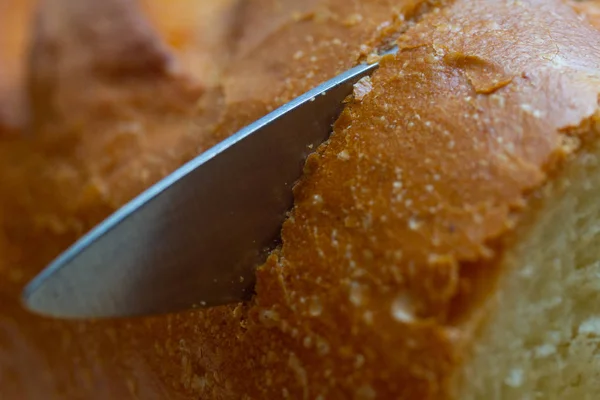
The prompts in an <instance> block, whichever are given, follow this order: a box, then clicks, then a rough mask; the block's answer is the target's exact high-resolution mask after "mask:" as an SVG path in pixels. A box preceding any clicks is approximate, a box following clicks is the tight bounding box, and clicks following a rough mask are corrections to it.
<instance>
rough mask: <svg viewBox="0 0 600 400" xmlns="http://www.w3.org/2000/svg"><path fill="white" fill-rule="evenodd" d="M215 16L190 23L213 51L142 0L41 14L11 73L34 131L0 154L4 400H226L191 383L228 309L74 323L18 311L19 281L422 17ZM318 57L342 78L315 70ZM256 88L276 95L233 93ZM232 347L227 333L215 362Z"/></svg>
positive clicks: (331, 10)
mask: <svg viewBox="0 0 600 400" xmlns="http://www.w3.org/2000/svg"><path fill="white" fill-rule="evenodd" d="M214 3H216V2H213V4H211V5H210V6H207V8H204V9H202V6H201V5H200V4H198V3H195V4H194V8H193V9H192V8H190V9H188V11H189V14H190V15H192V14H193V15H196V16H198V18H199V16H201V15H202V16H206V15H207V14H208V15H210V17H206V18H210V19H211V20H213V21H223V22H222V23H223V24H224V25H225V26H223V27H222V29H218V27H217V26H215V25H211V26H210V27H209V28H210V30H211V32H210V35H215V32H219V34H218V35H217V37H211V38H208V37H207V36H209V34H208V33H207V32H203V31H202V29H200V28H201V27H202V26H204V27H205V29H207V27H208V26H207V25H203V24H198V25H197V26H194V27H192V26H191V25H190V23H189V20H187V19H186V21H184V22H183V23H178V22H177V21H172V20H169V19H170V18H173V19H178V18H181V15H182V14H183V11H182V10H181V9H179V10H177V9H170V12H163V11H162V10H163V9H164V7H166V6H165V4H164V3H159V2H154V1H150V0H148V1H143V2H141V3H140V5H141V6H142V8H140V7H138V6H137V5H136V3H134V2H131V1H126V0H107V1H103V2H96V1H92V0H90V1H87V0H86V1H78V2H70V1H66V0H45V1H43V2H41V3H40V8H39V11H38V12H37V18H36V21H35V24H34V27H33V28H34V29H32V34H31V35H32V39H33V43H32V47H31V49H30V53H31V56H30V64H29V66H28V67H27V68H25V70H24V71H22V72H23V75H24V76H26V77H27V78H28V83H27V87H28V91H29V95H30V98H31V100H32V101H31V106H32V107H31V110H30V111H31V114H32V115H33V119H32V124H31V130H30V131H29V132H28V133H27V135H26V134H25V132H24V131H21V132H20V133H21V135H16V136H14V137H13V138H12V139H10V140H9V139H3V140H2V141H0V193H1V194H2V196H0V224H1V229H0V253H1V257H0V276H1V277H2V280H1V282H2V284H0V299H1V300H2V301H0V313H1V314H2V318H1V319H0V349H1V351H2V354H3V357H1V358H0V372H1V376H2V377H3V382H2V383H3V384H2V385H0V394H1V396H0V397H3V398H7V399H13V398H14V399H17V398H18V399H23V398H31V399H38V398H40V397H43V398H45V399H52V398H61V399H62V398H93V397H97V398H107V397H116V398H129V397H131V398H143V399H153V398H173V399H176V398H190V397H191V398H194V397H198V396H199V395H201V394H203V396H204V397H207V396H209V397H214V398H228V397H231V396H233V397H234V398H235V397H237V395H232V394H231V392H230V389H228V388H229V387H230V384H227V385H225V383H224V382H223V384H222V385H220V384H214V381H215V380H218V381H220V380H221V379H222V378H221V375H215V376H214V377H211V376H205V374H204V372H202V371H213V370H215V371H217V369H218V368H217V367H218V366H219V365H220V364H221V362H222V361H221V356H220V351H221V350H220V349H217V348H208V347H207V348H203V347H202V345H201V343H203V342H204V341H205V340H206V337H205V335H206V334H210V335H212V333H211V330H210V329H207V328H204V327H203V326H204V324H205V323H206V324H207V326H212V324H214V323H216V324H217V325H215V326H218V325H219V324H222V325H223V331H224V332H227V331H228V330H229V331H232V330H233V329H234V328H235V329H239V320H237V319H231V318H230V316H229V315H230V312H231V310H232V309H229V308H224V309H220V310H215V311H213V312H212V317H210V318H206V319H205V318H204V317H202V316H198V315H197V314H195V313H191V314H184V315H182V316H170V317H161V318H154V319H148V320H141V321H140V320H135V321H117V322H110V321H105V322H98V323H69V322H61V321H50V320H45V319H42V318H38V317H34V316H31V315H29V314H27V313H25V312H24V311H23V310H22V309H21V308H20V306H19V304H18V296H19V292H20V290H21V288H22V285H23V284H24V283H25V282H26V281H27V279H29V278H31V277H32V276H33V274H35V273H36V272H37V271H39V270H40V269H41V268H42V267H43V266H44V264H46V263H47V262H48V261H50V260H51V259H52V258H53V257H54V256H56V255H57V254H58V253H59V252H60V251H61V250H63V249H64V248H66V247H67V246H68V245H69V244H70V243H71V242H72V241H74V240H75V239H76V238H77V237H78V236H80V235H81V234H82V233H84V232H85V231H86V230H88V229H90V228H91V227H92V226H93V224H95V223H97V222H99V221H100V220H101V219H102V218H103V217H105V216H107V215H108V214H109V213H110V212H112V211H114V210H115V209H116V208H117V207H118V206H120V205H121V204H123V202H125V201H127V200H128V199H130V198H131V197H132V196H134V195H136V194H137V193H139V192H140V191H141V190H142V189H143V188H145V187H147V186H148V185H149V184H151V183H152V182H154V181H156V180H157V179H159V178H160V177H162V176H164V175H165V174H167V173H168V172H169V171H171V170H173V169H174V168H176V167H177V166H178V165H180V164H181V163H182V162H184V161H186V160H187V159H189V158H190V157H192V156H194V155H196V154H198V153H199V152H201V151H203V150H204V149H206V148H207V147H208V146H210V145H211V144H212V143H214V142H215V141H217V140H219V139H220V138H222V137H224V136H227V135H229V134H231V133H233V132H234V131H235V129H237V128H238V127H240V126H243V125H244V124H247V123H249V122H251V121H252V120H254V119H255V118H257V117H259V116H261V115H262V114H264V112H265V111H266V110H268V109H270V108H273V107H275V106H277V105H279V104H281V103H282V102H284V101H286V99H287V98H291V97H293V96H295V95H298V94H300V93H302V92H303V91H305V90H307V89H308V88H310V87H312V86H314V85H316V84H317V83H318V82H319V81H321V80H323V79H326V78H330V77H332V76H334V75H335V74H336V73H338V72H340V71H342V70H343V69H345V68H347V67H349V66H351V65H353V64H355V63H356V60H357V58H358V57H359V55H360V54H361V52H363V51H369V49H370V48H371V46H372V43H376V42H377V40H376V38H378V37H380V36H381V35H383V34H385V33H386V32H387V30H392V29H394V28H397V27H398V26H399V25H402V24H403V22H402V20H403V18H407V19H410V18H411V16H412V15H414V14H415V13H419V12H420V8H419V7H418V6H419V5H420V4H421V3H422V2H421V1H416V0H415V1H384V0H380V1H371V2H366V3H364V4H362V3H358V2H357V3H353V4H350V5H347V4H346V2H345V1H341V0H338V1H314V2H305V3H306V4H303V5H302V7H300V6H298V5H297V2H292V1H254V2H252V4H251V5H248V6H247V7H241V6H240V5H239V4H237V3H236V2H230V1H228V0H223V2H222V3H223V5H222V7H221V6H218V5H216V4H214ZM182 7H183V6H182ZM228 21H229V22H228ZM231 21H235V22H231ZM215 24H216V22H215ZM227 24H231V26H230V27H227ZM263 26H268V29H265V30H261V29H259V27H263ZM196 29H197V30H196ZM257 32H262V33H261V34H258V35H257ZM309 36H310V37H311V38H312V39H309ZM298 38H299V39H298ZM294 40H296V42H294V45H295V46H296V48H295V49H294V51H292V49H291V48H290V46H289V44H290V43H291V42H292V41H294ZM361 45H364V46H362V47H361ZM335 48H337V49H339V50H334V49H335ZM21 51H24V50H23V49H21ZM215 51H218V54H214V52H215ZM299 51H300V52H303V53H304V54H306V57H301V56H300V55H299V54H300V53H298V52H299ZM211 52H213V53H212V54H213V55H214V56H206V54H211ZM195 54H205V56H202V57H199V58H198V57H197V56H196V55H195ZM326 54H332V58H333V55H334V54H335V55H336V56H337V57H338V63H329V62H316V61H315V60H316V59H313V58H312V56H313V55H315V56H316V55H320V56H319V57H320V59H323V60H325V59H326ZM211 60H213V61H214V63H210V62H209V61H211ZM225 61H227V62H225ZM226 64H227V65H230V67H228V68H225V65H226ZM243 65H246V66H247V68H242V66H243ZM291 65H293V68H292V67H290V66H291ZM247 71H252V74H251V75H248V76H247V78H244V79H242V78H241V77H238V78H236V76H243V74H245V73H246V72H247ZM274 74H275V75H276V76H285V77H289V80H286V79H274V78H273V76H274ZM223 76H226V79H225V78H223ZM308 76H310V78H308ZM228 82H229V83H228ZM235 82H237V83H235ZM234 83H235V84H234ZM253 85H258V87H262V88H268V89H269V90H270V91H271V94H270V95H268V96H264V93H263V91H262V90H261V91H253V90H245V89H244V87H251V86H253ZM17 133H18V132H17ZM8 194H10V195H8ZM236 312H239V311H236ZM205 321H206V322H205ZM217 321H219V322H217ZM227 325H231V327H230V328H227ZM200 332H203V333H202V334H200ZM211 340H212V339H211ZM227 341H235V334H233V336H231V335H230V336H228V339H225V340H224V343H223V346H222V347H221V349H223V348H227V347H228V345H227ZM236 346H239V343H238V344H236ZM209 354H211V355H210V356H208V358H207V357H206V356H207V355H209ZM4 355H6V356H4ZM173 360H175V362H173ZM223 360H224V361H226V362H228V363H231V362H233V361H232V360H231V359H230V358H229V357H227V358H226V359H223ZM5 377H6V378H5ZM208 381H210V382H213V383H211V385H210V386H209V387H205V385H204V382H208ZM31 382H34V383H35V384H32V383H31ZM252 386H254V384H252ZM236 390H238V391H242V390H244V387H243V385H238V387H237V388H236ZM228 393H229V395H228Z"/></svg>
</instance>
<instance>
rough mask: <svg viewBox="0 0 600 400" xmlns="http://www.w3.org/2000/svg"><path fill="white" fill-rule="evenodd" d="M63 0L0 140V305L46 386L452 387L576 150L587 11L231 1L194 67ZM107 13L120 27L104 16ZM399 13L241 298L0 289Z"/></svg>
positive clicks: (105, 392) (592, 104) (148, 32)
mask: <svg viewBox="0 0 600 400" xmlns="http://www.w3.org/2000/svg"><path fill="white" fill-rule="evenodd" d="M59 3H60V4H59ZM78 3H81V5H80V6H71V5H72V4H73V3H72V2H67V1H66V0H47V1H46V5H45V7H44V8H43V9H42V12H41V13H40V21H39V24H40V25H39V26H38V31H37V36H36V39H37V40H36V47H35V48H34V57H33V60H34V64H33V65H32V68H33V70H32V76H33V80H32V83H31V86H32V90H33V100H34V107H35V108H34V111H35V113H34V116H35V121H34V122H35V124H34V125H35V127H36V129H37V131H36V134H37V135H38V136H37V137H38V138H39V139H38V140H36V141H34V142H35V144H34V145H30V144H25V143H19V144H11V145H10V146H8V145H3V146H1V147H0V155H1V156H3V157H0V159H1V160H5V161H3V163H4V164H3V167H2V169H1V171H0V173H1V174H2V178H3V179H1V180H0V185H2V186H1V187H0V190H3V191H4V190H10V192H11V193H14V196H13V197H12V198H10V199H1V201H2V210H3V215H0V219H3V228H4V232H10V238H9V237H8V235H6V234H5V235H6V237H4V238H3V237H0V249H5V250H6V254H9V256H8V257H6V258H4V259H2V260H0V271H2V273H3V274H7V275H8V274H12V275H11V276H12V280H11V282H12V283H10V284H7V287H0V295H2V296H3V297H4V298H6V299H7V301H6V302H2V303H1V305H0V307H2V311H3V313H4V314H6V315H7V316H8V317H7V318H5V319H4V320H0V324H1V325H0V326H2V327H6V326H9V322H7V321H10V326H11V327H12V328H11V329H13V330H16V332H17V334H11V335H10V337H9V338H10V340H12V342H11V344H9V345H8V347H9V348H11V349H18V348H20V347H23V346H25V347H26V346H29V345H31V343H32V342H35V343H36V345H37V349H39V354H42V355H43V356H38V355H37V354H36V355H33V356H28V358H27V357H26V358H27V359H28V360H29V364H30V365H34V366H35V365H40V367H39V370H38V371H42V370H48V371H49V370H53V373H54V376H52V377H50V378H39V380H40V382H41V383H40V385H39V388H40V390H44V391H45V393H46V394H47V393H56V397H59V396H60V394H65V393H66V394H67V395H71V396H80V395H82V393H86V394H89V393H95V394H96V395H97V396H98V397H101V396H104V397H107V396H119V395H122V396H124V395H125V393H128V392H131V393H132V394H136V395H138V396H139V397H140V398H144V399H151V398H161V397H169V398H178V397H181V398H184V397H186V396H196V397H201V398H244V397H246V398H280V397H286V396H289V397H290V398H300V399H302V398H307V399H314V398H319V396H321V397H320V398H344V397H351V396H355V398H358V399H371V398H374V397H375V396H377V398H390V397H395V398H407V399H414V398H436V399H441V398H445V397H447V396H450V394H451V393H452V391H453V389H454V384H455V381H454V379H455V377H456V375H457V371H458V369H459V367H460V363H461V359H462V357H463V355H464V353H463V352H464V351H466V349H468V342H469V338H470V334H471V331H472V330H471V328H472V327H473V326H476V325H477V322H478V321H479V319H478V314H479V313H478V311H482V310H485V307H484V306H483V304H484V300H485V296H486V295H488V294H489V293H490V289H491V288H492V287H493V284H494V277H495V275H496V274H497V273H498V272H499V271H497V270H496V269H495V265H496V260H497V259H498V256H499V251H498V250H499V249H500V246H501V245H502V243H503V240H504V238H505V237H508V236H510V235H509V234H510V232H511V230H512V229H513V228H514V226H515V224H517V223H518V219H519V218H518V217H519V215H520V213H522V212H523V210H526V209H527V206H528V196H529V193H535V189H536V188H539V187H540V186H541V185H543V183H544V181H545V180H546V179H547V177H548V176H549V174H551V172H552V169H553V168H558V166H559V165H560V162H561V161H562V160H564V159H565V157H567V156H568V154H569V153H571V152H573V151H575V150H576V149H577V146H578V140H577V137H576V135H575V133H576V132H575V131H573V132H575V133H571V132H570V131H569V129H568V128H569V127H576V126H579V125H580V124H582V122H583V121H585V120H586V119H590V118H592V116H593V115H594V114H595V112H596V110H597V107H598V92H599V91H600V89H599V88H600V85H599V83H600V81H599V76H600V71H599V70H598V65H599V63H600V49H599V48H598V47H597V46H598V45H597V44H598V42H599V39H598V38H599V34H598V32H596V31H594V30H592V29H591V28H590V27H589V26H588V25H587V24H586V23H584V22H583V21H582V20H581V19H579V18H578V17H577V16H576V15H575V13H574V12H573V11H572V10H571V9H570V8H569V7H567V6H565V5H563V4H562V3H561V2H559V1H556V0H537V1H536V0H521V1H511V0H498V1H482V0H459V1H456V2H454V3H453V2H440V3H443V4H442V6H443V7H441V8H439V9H437V8H435V7H433V6H431V7H419V5H422V4H426V3H425V2H419V1H404V2H397V1H396V2H393V1H384V0H381V1H372V2H365V3H364V4H356V3H353V2H350V3H351V4H349V2H347V1H341V0H331V1H316V0H314V1H312V2H311V1H309V2H306V4H304V3H303V4H302V5H301V6H296V5H295V4H296V2H291V1H289V2H286V1H284V2H276V1H268V0H260V1H256V3H255V7H249V8H245V9H241V11H239V12H240V14H238V15H237V16H236V18H238V21H240V22H239V24H240V26H241V27H242V28H240V30H239V31H238V32H233V33H232V34H233V35H234V36H233V37H236V35H237V39H235V40H234V42H235V43H238V45H235V44H234V45H232V47H231V48H230V49H231V50H230V51H231V54H228V55H227V57H228V59H229V60H231V66H230V67H228V68H225V69H224V70H223V71H220V72H219V74H222V75H223V80H222V84H221V85H220V87H217V88H213V87H210V88H209V86H213V84H212V83H211V84H210V85H206V84H205V83H203V82H200V81H198V80H197V79H196V77H197V76H199V75H198V74H196V73H193V72H190V71H191V69H193V67H189V68H187V69H186V68H177V63H178V58H177V57H176V56H175V54H176V52H174V51H173V50H172V49H170V48H169V41H168V40H164V38H161V37H160V36H159V35H158V34H157V33H156V32H155V31H153V30H152V29H151V24H150V23H149V22H147V21H145V20H144V19H143V18H141V17H140V15H139V13H138V11H137V10H136V9H135V8H133V6H131V5H128V4H126V2H123V1H118V0H111V1H107V2H103V3H102V4H106V5H102V6H100V5H98V4H100V3H98V4H97V5H95V6H93V5H92V3H94V2H93V1H92V0H90V1H82V2H78ZM83 3H86V4H83ZM51 5H54V7H51ZM58 5H60V7H59V6H58ZM259 6H260V7H259ZM90 7H93V8H90ZM297 8H299V10H297ZM89 10H94V11H93V12H91V11H89ZM390 10H395V11H393V12H390ZM91 15H94V17H96V18H93V17H91ZM107 15H108V16H113V17H114V18H112V19H111V21H112V23H113V24H115V25H116V26H113V27H112V28H110V29H104V30H103V26H102V24H99V23H98V22H97V21H102V18H97V17H98V16H104V18H108V17H107ZM394 15H396V17H394ZM421 15H423V17H422V20H420V21H418V20H419V19H420V18H421ZM398 16H401V17H402V18H399V17H398ZM265 20H266V21H271V24H272V25H269V24H267V26H268V29H265V31H264V32H262V33H261V32H259V30H258V29H257V27H259V26H262V25H264V24H265ZM53 21H54V22H53ZM273 21H275V22H273ZM417 21H418V22H417ZM92 22H95V23H98V24H99V25H100V26H99V27H96V28H94V26H95V25H94V23H92ZM165 29H166V28H165ZM405 30H406V32H404V31H405ZM117 32H118V34H116V33H117ZM401 32H404V33H402V34H401V35H400V38H399V41H398V43H399V45H400V48H401V50H400V53H399V54H398V55H397V56H392V57H386V58H385V59H383V60H382V64H381V67H380V69H379V70H378V71H377V72H376V73H375V74H374V76H373V77H372V78H371V79H370V80H365V81H363V82H362V83H361V84H360V86H359V87H360V93H358V92H357V96H356V97H355V99H354V100H353V101H351V103H350V104H349V105H348V107H347V109H346V111H345V112H344V114H343V115H342V117H341V118H340V120H339V121H338V122H337V124H336V127H335V132H334V134H333V136H332V138H331V140H330V141H329V142H328V143H327V144H326V145H324V146H322V147H321V148H320V149H319V150H318V152H317V154H315V155H313V156H312V157H311V158H310V160H309V162H308V163H307V168H306V174H305V177H304V178H303V179H302V181H301V182H300V184H299V185H298V186H297V188H296V189H295V195H296V206H295V209H294V211H293V212H292V214H291V217H290V219H289V220H288V222H286V224H285V226H284V229H283V240H284V244H283V247H282V249H281V250H280V251H279V252H277V253H276V254H274V255H273V256H272V257H271V258H270V259H269V261H268V262H267V263H266V265H264V266H263V267H261V268H260V270H259V272H258V278H259V281H258V286H257V296H256V298H255V299H254V301H253V302H252V303H251V304H246V305H238V306H230V307H221V308H218V309H212V310H206V311H196V312H191V313H184V314H181V315H173V316H165V317H159V318H151V319H145V320H141V321H137V320H135V321H116V322H108V321H103V322H96V323H66V322H58V321H46V320H42V319H39V318H35V317H32V316H29V315H27V314H25V313H23V312H22V311H20V310H18V309H17V306H16V302H15V300H14V297H15V295H16V294H17V293H18V290H19V288H20V284H21V283H22V282H24V281H25V279H27V278H28V277H30V276H31V275H32V274H33V273H34V272H35V271H36V270H37V269H39V268H40V267H42V266H43V264H44V263H45V262H46V261H48V260H49V258H50V257H52V256H54V255H55V254H56V253H57V252H58V251H60V250H61V249H62V248H63V247H64V246H66V245H68V244H69V242H70V241H71V240H73V239H74V238H75V237H76V236H77V235H79V234H81V233H82V232H83V231H85V230H86V229H88V228H89V227H90V226H91V225H92V224H93V223H95V222H97V221H98V220H99V219H100V218H101V217H103V216H105V215H106V214H107V213H108V212H109V211H111V210H113V209H114V208H115V207H117V206H118V205H120V204H122V202H123V201H125V200H126V199H127V198H129V197H131V196H133V195H134V194H136V193H137V192H138V191H139V190H140V189H141V188H142V187H144V186H145V185H147V184H149V183H150V182H152V181H153V180H156V179H157V178H159V177H160V176H161V175H164V174H165V173H167V172H168V171H169V170H170V169H172V168H174V167H175V166H176V165H177V164H178V163H180V162H181V161H183V160H185V159H186V158H189V157H190V156H192V155H193V154H195V153H197V152H199V151H201V150H202V149H204V148H206V146H208V145H210V144H211V143H213V142H214V141H216V140H218V139H220V138H222V137H224V136H227V135H229V134H231V133H232V132H233V131H234V130H235V129H237V128H239V127H240V126H242V125H244V124H246V123H248V122H250V121H251V120H252V119H254V118H256V117H258V116H260V115H261V114H263V113H264V112H265V111H268V110H269V109H272V108H273V107H276V106H277V105H279V104H282V103H283V102H285V101H286V100H288V99H290V98H291V97H293V96H295V95H297V94H300V93H301V92H302V91H304V90H306V89H308V88H309V87H311V86H314V85H315V84H316V83H318V82H319V81H322V80H323V79H326V78H328V77H331V76H333V75H334V74H335V73H337V72H340V71H342V70H343V69H345V68H347V67H349V66H351V65H352V64H354V63H356V62H357V60H358V59H360V58H361V57H363V56H365V55H366V54H368V53H369V52H370V51H371V50H372V49H373V48H375V47H377V46H378V45H380V44H382V43H383V42H385V38H386V37H394V36H398V34H400V33H401ZM103 35H106V36H103ZM121 37H125V38H127V39H128V40H123V41H120V40H119V39H120V38H121ZM594 39H595V40H594ZM138 40H139V41H138ZM224 40H229V39H224ZM171 45H172V44H171ZM361 45H364V46H362V47H361ZM56 46H58V47H59V48H60V49H61V51H60V52H56V51H53V50H55V49H56ZM128 46H133V47H128ZM134 49H136V50H139V49H142V50H143V51H133V50H134ZM106 52H108V53H106ZM123 54H125V55H126V56H127V57H125V60H129V61H128V62H127V63H122V61H121V56H116V55H123ZM47 57H51V58H47ZM181 57H184V56H181ZM42 60H50V61H51V62H42ZM189 65H196V64H193V63H191V64H189ZM125 66H127V68H123V67H125ZM132 71H133V72H132ZM217 86H218V85H217ZM82 88H86V89H88V90H87V91H86V92H83V91H82ZM192 100H194V101H192ZM192 105H193V106H192ZM573 135H575V137H572V136H573ZM6 160H8V161H6ZM41 198H43V199H44V202H43V204H41V202H40V201H37V200H38V199H41ZM2 246H4V248H3V247H2ZM23 249H28V250H27V251H23ZM32 249H35V250H36V251H35V252H34V251H31V250H32ZM29 253H31V254H29ZM14 265H18V266H19V268H20V270H19V271H20V272H19V273H14V269H13V268H14V267H13V266H14ZM11 271H13V272H11ZM478 288H479V289H485V290H478ZM9 299H10V300H9ZM11 332H12V331H11ZM57 342H59V343H62V345H61V346H62V347H61V346H57V345H55V343H57ZM67 355H68V356H67ZM38 358H42V359H43V360H42V361H40V360H39V359H38ZM115 359H116V360H115ZM0 366H2V361H1V360H0ZM11 368H13V369H14V370H15V371H18V373H19V374H21V375H22V374H23V371H26V370H27V368H30V369H31V370H32V371H34V367H27V366H26V365H25V364H23V365H20V366H17V367H11ZM32 373H34V374H35V375H36V380H37V379H38V378H37V377H40V376H42V374H41V373H40V372H37V371H35V372H32ZM31 390H36V389H31ZM48 396H51V395H48Z"/></svg>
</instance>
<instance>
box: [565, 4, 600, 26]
mask: <svg viewBox="0 0 600 400" xmlns="http://www.w3.org/2000/svg"><path fill="white" fill-rule="evenodd" d="M570 3H571V6H572V7H573V8H574V9H575V10H576V11H577V12H578V13H579V14H581V15H582V17H583V18H585V19H586V20H587V21H589V22H590V23H591V24H592V25H593V26H595V27H596V28H598V29H600V1H599V0H572V1H571V2H570Z"/></svg>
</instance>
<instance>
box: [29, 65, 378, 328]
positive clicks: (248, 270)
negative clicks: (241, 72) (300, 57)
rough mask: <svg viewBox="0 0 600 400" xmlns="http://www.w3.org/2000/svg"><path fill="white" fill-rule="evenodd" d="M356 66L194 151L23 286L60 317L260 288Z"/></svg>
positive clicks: (149, 308)
mask: <svg viewBox="0 0 600 400" xmlns="http://www.w3.org/2000/svg"><path fill="white" fill-rule="evenodd" d="M375 68H377V64H371V65H359V66H357V67H355V68H352V69H351V70H349V71H347V72H345V73H343V74H341V75H339V76H337V77H336V78H334V79H332V80H331V81H328V82H326V83H324V84H322V85H320V86H319V87H317V88H315V89H314V90H311V91H309V92H308V93H306V94H304V95H302V96H300V97H299V98H297V99H295V100H293V101H292V102H290V103H288V104H286V105H284V106H283V107H281V108H279V109H277V110H276V111H274V112H272V113H271V114H269V115H267V116H265V117H264V118H262V119H260V120H258V121H256V122H255V123H253V124H251V125H249V126H247V127H246V128H244V129H242V130H241V131H239V132H238V133H236V134H235V135H233V136H231V137H230V138H229V139H227V140H225V141H223V142H222V143H220V144H218V145H217V146H215V147H213V148H211V149H210V150H208V151H207V152H205V153H204V154H201V155H200V156H198V157H197V158H195V159H194V160H192V161H190V162H189V163H187V164H186V165H184V166H183V167H181V168H180V169H178V170H177V171H175V172H174V173H173V174H171V175H169V176H168V177H167V178H165V179H163V180H162V181H160V182H159V183H157V184H156V185H154V186H153V187H151V188H150V189H148V190H147V191H146V192H144V193H143V194H141V195H140V196H139V197H137V198H136V199H134V200H133V201H131V202H130V203H129V204H127V205H125V206H124V207H123V208H121V209H120V210H119V211H117V212H116V213H115V214H113V215H112V216H111V217H109V218H108V219H107V220H105V221H104V222H103V223H101V224H100V225H99V226H98V227H96V228H95V229H93V230H92V231H91V232H90V233H88V234H87V235H86V236H84V237H83V238H82V239H80V240H79V241H78V242H77V243H76V244H74V245H73V246H72V247H71V248H70V249H68V250H67V251H66V252H65V253H64V254H62V255H61V256H60V257H58V259H56V260H55V261H54V262H53V263H52V264H50V265H49V266H48V267H47V268H46V269H45V270H44V271H43V272H42V273H41V274H40V275H38V276H37V277H36V278H35V279H34V280H33V281H32V282H31V283H30V284H29V285H28V286H27V288H26V289H25V292H24V303H25V305H26V306H27V307H28V308H29V309H31V310H32V311H35V312H37V313H41V314H46V315H49V316H54V317H61V318H99V317H121V316H136V315H149V314H157V313H166V312H173V311H178V310H183V309H187V308H190V307H208V306H215V305H221V304H226V303H232V302H239V301H243V300H245V299H248V298H249V297H251V295H252V293H253V287H254V282H255V276H254V271H255V268H256V267H257V266H258V265H260V264H261V263H263V262H264V261H265V259H266V256H267V254H268V251H269V250H271V249H273V247H274V246H275V244H276V241H277V240H278V237H279V234H280V229H281V225H282V223H283V221H284V219H285V214H286V212H287V211H288V210H289V209H290V208H291V206H292V201H293V197H292V186H293V184H294V183H295V181H296V180H297V179H298V178H299V177H300V175H301V173H302V168H303V165H304V161H305V159H306V157H307V155H308V154H309V153H310V152H312V151H313V150H314V149H316V147H317V146H318V145H319V144H321V143H322V142H323V141H325V140H326V139H327V138H328V136H329V134H330V132H331V130H332V127H331V126H332V123H333V122H334V121H335V119H336V118H337V117H338V116H339V113H340V112H341V109H342V106H343V105H342V103H343V100H344V98H345V97H346V96H347V95H349V94H350V93H351V92H352V88H353V85H354V83H356V82H357V81H358V80H359V79H360V78H361V77H363V76H365V75H368V74H370V73H371V72H372V71H373V70H374V69H375Z"/></svg>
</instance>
